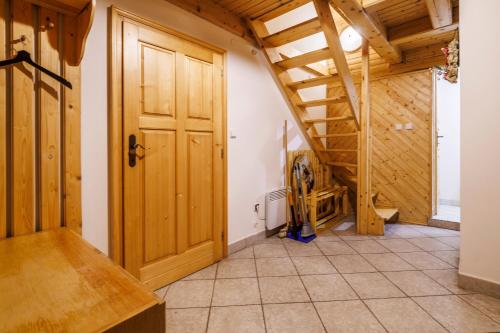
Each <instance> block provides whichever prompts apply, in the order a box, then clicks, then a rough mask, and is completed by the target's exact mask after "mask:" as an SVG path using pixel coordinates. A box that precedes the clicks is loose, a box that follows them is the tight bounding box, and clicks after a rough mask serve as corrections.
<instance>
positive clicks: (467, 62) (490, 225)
mask: <svg viewBox="0 0 500 333" xmlns="http://www.w3.org/2000/svg"><path fill="white" fill-rule="evenodd" d="M498 13H500V1H498V0H482V1H481V5H478V1H477V0H461V1H460V42H461V45H460V50H461V59H460V64H461V75H462V78H461V85H462V86H461V109H462V111H461V120H462V127H461V133H462V134H461V141H462V146H461V156H462V160H461V168H462V175H461V183H462V190H461V203H462V225H461V234H462V245H461V251H460V273H461V274H464V275H468V276H472V277H477V278H481V279H483V280H488V281H492V282H496V283H500V209H499V207H500V195H499V190H498V189H499V188H500V128H499V126H500V90H499V82H498V80H499V79H498V74H499V70H498V66H497V65H496V64H497V63H498V59H500V45H499V44H498V43H496V42H495V41H496V40H498V35H499V34H500V20H499V19H498Z"/></svg>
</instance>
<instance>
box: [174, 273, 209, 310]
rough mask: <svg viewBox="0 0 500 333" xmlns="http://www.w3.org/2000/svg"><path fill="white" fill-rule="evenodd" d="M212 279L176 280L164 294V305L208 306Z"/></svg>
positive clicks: (176, 306) (184, 306) (182, 306)
mask: <svg viewBox="0 0 500 333" xmlns="http://www.w3.org/2000/svg"><path fill="white" fill-rule="evenodd" d="M213 285H214V280H194V281H177V282H175V283H173V284H171V285H170V287H169V288H168V290H167V295H166V296H165V303H166V307H167V308H169V309H171V308H203V307H207V306H210V301H211V300H212V290H213Z"/></svg>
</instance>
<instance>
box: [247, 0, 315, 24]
mask: <svg viewBox="0 0 500 333" xmlns="http://www.w3.org/2000/svg"><path fill="white" fill-rule="evenodd" d="M310 1H311V0H290V1H288V2H287V3H285V4H283V5H281V6H279V7H276V8H273V9H271V10H269V11H267V12H266V13H264V14H262V15H260V16H258V17H257V18H256V19H258V20H260V21H263V22H267V21H270V20H272V19H273V18H276V17H278V16H281V15H283V14H286V13H288V12H290V11H292V10H294V9H295V8H298V7H300V6H303V5H305V4H306V3H308V2H310Z"/></svg>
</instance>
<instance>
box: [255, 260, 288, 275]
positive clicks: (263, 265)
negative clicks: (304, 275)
mask: <svg viewBox="0 0 500 333" xmlns="http://www.w3.org/2000/svg"><path fill="white" fill-rule="evenodd" d="M255 262H256V264H257V275H258V276H287V275H297V271H296V270H295V267H294V266H293V263H292V260H291V259H290V258H258V259H256V260H255Z"/></svg>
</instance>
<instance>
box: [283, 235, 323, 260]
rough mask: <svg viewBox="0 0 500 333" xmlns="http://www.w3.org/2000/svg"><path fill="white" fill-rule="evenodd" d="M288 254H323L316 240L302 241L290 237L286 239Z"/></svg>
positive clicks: (303, 255) (293, 255)
mask: <svg viewBox="0 0 500 333" xmlns="http://www.w3.org/2000/svg"><path fill="white" fill-rule="evenodd" d="M284 244H285V247H286V249H287V251H288V254H289V255H290V256H292V257H305V256H317V255H321V251H320V250H319V249H318V247H317V246H316V244H315V242H309V243H301V242H299V241H295V240H291V239H288V241H284Z"/></svg>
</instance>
